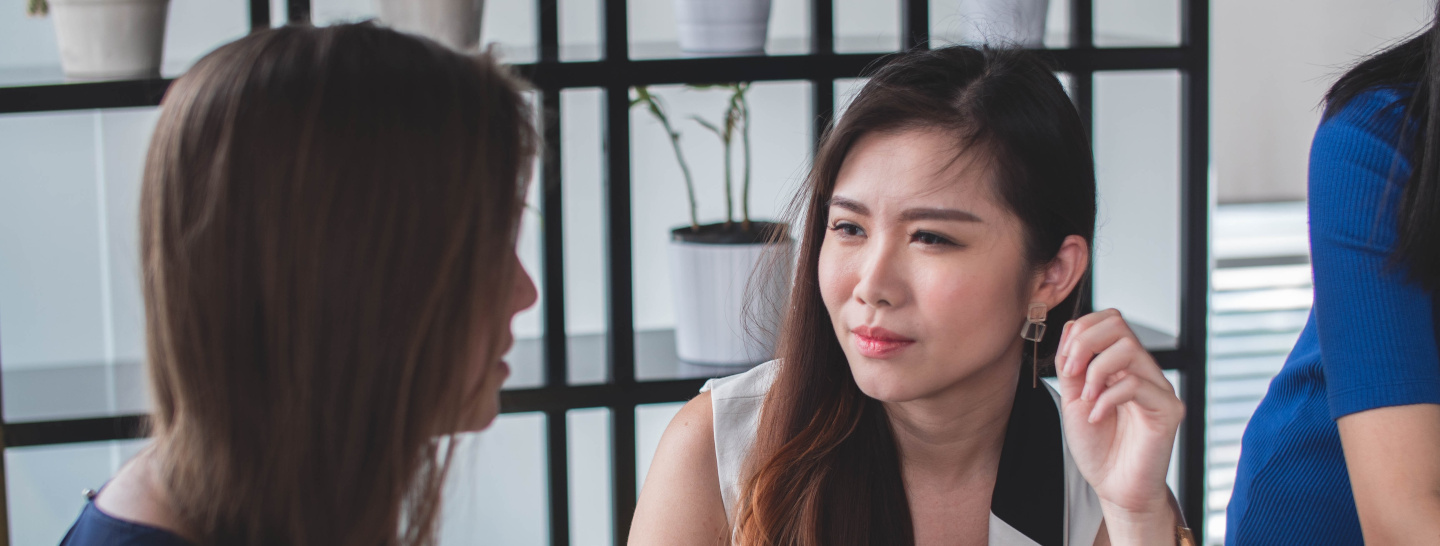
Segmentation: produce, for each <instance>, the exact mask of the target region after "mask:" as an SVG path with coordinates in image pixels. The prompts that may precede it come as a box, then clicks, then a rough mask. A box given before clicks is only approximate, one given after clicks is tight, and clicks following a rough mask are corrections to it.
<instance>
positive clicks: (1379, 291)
mask: <svg viewBox="0 0 1440 546" xmlns="http://www.w3.org/2000/svg"><path fill="white" fill-rule="evenodd" d="M1409 92H1410V90H1409V89H1375V90H1372V91H1369V92H1366V93H1363V94H1361V95H1360V96H1358V97H1356V98H1355V99H1354V100H1352V101H1351V102H1350V103H1349V104H1348V105H1346V106H1345V107H1344V108H1343V109H1341V110H1340V111H1339V112H1336V113H1335V114H1334V115H1332V116H1331V117H1329V118H1328V119H1326V120H1325V121H1324V122H1322V123H1321V124H1320V128H1319V129H1318V130H1316V132H1315V140H1314V142H1313V143H1312V145H1311V147H1310V180H1309V186H1310V188H1309V189H1310V197H1309V209H1310V258H1311V264H1312V267H1313V271H1314V276H1315V304H1314V307H1313V308H1312V309H1311V313H1310V319H1309V322H1308V323H1307V324H1306V325H1305V330H1304V331H1303V332H1302V333H1301V334H1300V339H1299V341H1298V342H1296V344H1295V348H1294V350H1292V351H1291V353H1290V357H1289V358H1288V359H1287V360H1286V362H1285V367H1284V368H1283V369H1281V371H1280V374H1279V375H1278V376H1276V377H1275V379H1274V380H1273V381H1271V382H1270V390H1269V392H1267V393H1266V395H1265V399H1264V400H1263V401H1261V403H1260V406H1259V408H1257V409H1256V410H1255V415H1254V416H1253V417H1251V419H1250V424H1249V425H1248V426H1247V427H1246V429H1245V436H1244V438H1243V440H1242V442H1241V455H1240V464H1239V469H1238V471H1237V475H1236V478H1235V490H1234V493H1233V494H1232V495H1231V497H1230V506H1229V511H1228V513H1227V516H1226V533H1225V542H1226V544H1229V545H1251V544H1362V543H1363V540H1362V537H1361V534H1360V519H1359V516H1358V515H1357V513H1356V511H1355V498H1354V496H1353V494H1352V493H1351V490H1350V478H1349V475H1348V473H1347V471H1346V469H1345V457H1344V453H1343V452H1342V451H1341V449H1340V434H1339V431H1338V429H1337V428H1336V426H1335V420H1336V419H1338V418H1340V417H1343V416H1345V415H1349V414H1352V413H1356V412H1360V411H1365V410H1369V409H1374V408H1380V407H1386V406H1399V405H1405V404H1418V403H1434V404H1440V353H1437V350H1436V339H1437V337H1440V331H1437V329H1436V326H1437V324H1436V320H1435V318H1434V316H1435V313H1434V311H1435V305H1436V303H1435V298H1434V294H1431V293H1429V292H1427V291H1425V290H1424V289H1423V288H1421V287H1420V286H1419V285H1416V284H1414V283H1412V282H1409V281H1408V280H1406V272H1405V271H1404V269H1403V268H1395V267H1390V266H1389V263H1390V262H1389V259H1390V254H1391V250H1392V249H1393V248H1394V245H1395V240H1396V232H1395V210H1396V206H1397V204H1398V203H1399V197H1400V195H1401V193H1402V190H1403V185H1404V184H1405V183H1406V180H1407V179H1408V178H1409V175H1410V162H1409V161H1408V160H1407V158H1406V157H1405V154H1404V153H1402V150H1400V149H1398V147H1397V142H1399V141H1400V138H1399V137H1400V135H1401V133H1400V131H1401V123H1402V118H1403V111H1402V107H1403V105H1404V100H1405V99H1407V98H1408V96H1409ZM1406 130H1411V131H1413V127H1407V128H1406Z"/></svg>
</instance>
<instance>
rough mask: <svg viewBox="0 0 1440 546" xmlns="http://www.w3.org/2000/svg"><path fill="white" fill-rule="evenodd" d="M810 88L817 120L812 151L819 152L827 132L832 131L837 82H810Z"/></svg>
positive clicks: (812, 134) (811, 100)
mask: <svg viewBox="0 0 1440 546" xmlns="http://www.w3.org/2000/svg"><path fill="white" fill-rule="evenodd" d="M810 86H811V89H810V108H811V110H812V111H813V112H814V116H813V117H814V119H815V127H814V128H813V129H812V131H814V132H813V133H811V135H810V136H811V138H813V139H814V146H813V148H812V150H817V151H818V150H819V149H820V141H821V139H823V138H825V131H827V130H829V129H830V122H831V120H833V119H834V118H835V80H831V79H820V80H810ZM812 157H813V154H812Z"/></svg>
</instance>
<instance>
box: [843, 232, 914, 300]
mask: <svg viewBox="0 0 1440 546" xmlns="http://www.w3.org/2000/svg"><path fill="white" fill-rule="evenodd" d="M866 254H867V255H866V256H865V258H864V260H865V265H864V266H863V267H861V268H860V280H859V282H858V283H856V284H855V299H856V301H858V302H860V303H862V304H864V305H867V306H870V307H877V308H878V307H898V306H901V305H904V304H905V302H906V300H907V299H908V298H907V297H906V289H905V282H904V275H903V274H902V273H903V269H904V264H902V263H900V260H899V259H898V257H897V256H895V252H893V251H891V249H890V248H888V247H887V245H883V244H879V245H874V246H873V247H872V249H871V252H868V253H866Z"/></svg>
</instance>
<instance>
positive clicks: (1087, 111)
mask: <svg viewBox="0 0 1440 546" xmlns="http://www.w3.org/2000/svg"><path fill="white" fill-rule="evenodd" d="M1094 29H1095V3H1094V2H1093V0H1070V48H1071V49H1079V50H1086V51H1093V50H1094V49H1095V36H1094ZM1077 57H1079V59H1078V60H1077V61H1076V63H1075V66H1072V67H1067V68H1068V69H1069V71H1070V77H1071V88H1070V90H1071V93H1072V94H1073V95H1074V98H1075V109H1076V110H1077V111H1079V112H1080V122H1081V123H1083V124H1084V125H1085V130H1086V131H1089V132H1090V140H1091V142H1094V140H1095V134H1094V130H1093V127H1094V126H1095V123H1094V121H1095V68H1094V64H1093V63H1092V62H1091V61H1090V58H1089V56H1086V55H1078V56H1077ZM1086 299H1088V298H1086ZM1086 309H1087V310H1088V309H1089V308H1088V307H1087V308H1086Z"/></svg>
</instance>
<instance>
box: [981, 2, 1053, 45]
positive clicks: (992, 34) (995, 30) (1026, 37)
mask: <svg viewBox="0 0 1440 546" xmlns="http://www.w3.org/2000/svg"><path fill="white" fill-rule="evenodd" d="M959 2H960V9H959V11H960V21H961V25H962V32H963V34H962V36H963V39H964V40H965V42H967V43H975V44H980V43H989V44H996V45H1016V46H1020V47H1027V48H1041V47H1045V18H1046V16H1047V15H1048V14H1049V12H1050V0H959Z"/></svg>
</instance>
